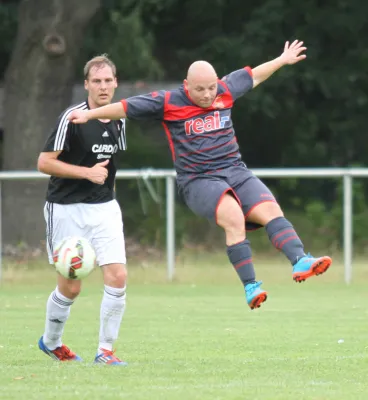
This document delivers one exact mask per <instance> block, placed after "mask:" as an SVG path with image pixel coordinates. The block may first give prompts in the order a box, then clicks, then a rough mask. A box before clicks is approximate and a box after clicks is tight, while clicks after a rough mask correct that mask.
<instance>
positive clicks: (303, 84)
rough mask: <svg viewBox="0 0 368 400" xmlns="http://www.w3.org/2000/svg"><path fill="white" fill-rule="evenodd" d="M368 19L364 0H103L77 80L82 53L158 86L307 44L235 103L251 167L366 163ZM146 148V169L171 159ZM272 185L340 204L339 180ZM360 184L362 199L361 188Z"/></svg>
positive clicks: (0, 60) (7, 48) (7, 39)
mask: <svg viewBox="0 0 368 400" xmlns="http://www.w3.org/2000/svg"><path fill="white" fill-rule="evenodd" d="M18 3H19V0H9V1H7V2H2V4H1V5H0V17H1V20H2V21H3V23H2V26H1V27H0V34H1V37H2V39H3V38H4V39H3V40H1V42H0V56H1V57H0V74H1V73H3V72H4V71H5V66H6V64H7V62H8V61H9V59H10V55H11V52H12V48H13V47H12V44H13V40H14V31H15V26H16V22H17V17H16V14H15V13H16V9H17V6H18ZM367 15H368V2H362V1H361V0H351V1H347V0H334V1H333V0H325V1H323V2H322V1H321V0H306V1H304V2H302V3H300V4H299V3H298V4H296V3H293V2H291V1H290V0H265V1H262V2H259V1H255V0H248V1H247V2H244V1H241V0H185V1H183V0H125V1H121V0H105V1H103V2H102V5H101V9H100V11H99V12H98V13H97V14H96V15H95V17H94V18H93V20H92V22H91V24H90V26H89V28H88V30H87V33H86V34H85V35H84V42H83V44H81V50H80V57H79V61H78V63H77V64H76V77H78V80H80V79H81V78H82V77H81V72H80V71H81V69H82V65H83V64H84V63H85V61H86V59H88V58H89V57H92V56H94V55H96V54H99V53H108V54H109V55H110V56H111V57H112V58H113V60H114V61H115V62H116V64H117V66H118V72H119V78H120V79H121V80H161V81H162V85H163V87H164V85H165V83H164V82H165V81H181V80H182V79H183V78H184V77H185V73H186V70H187V68H188V65H189V64H190V63H191V62H193V61H195V60H197V59H206V60H208V61H210V62H211V63H213V65H214V66H215V68H216V70H217V72H218V75H219V76H222V75H224V74H226V73H228V72H230V71H232V70H234V69H238V68H241V67H243V66H244V65H250V66H252V67H254V66H256V65H257V64H259V63H262V62H264V61H268V60H270V59H272V58H274V57H277V56H278V55H279V54H280V53H281V52H282V49H283V45H284V42H285V41H287V40H289V41H290V40H294V39H299V40H304V42H305V44H306V46H307V47H308V50H307V56H308V57H307V59H306V60H305V61H303V62H302V63H300V64H297V65H294V66H288V67H285V68H283V69H282V70H280V71H278V72H277V73H276V74H275V75H274V76H273V77H271V79H270V80H269V81H267V82H265V83H264V84H262V85H261V86H260V87H258V88H257V89H256V90H254V92H251V93H249V94H248V95H246V96H245V97H244V98H242V99H240V100H239V101H238V102H237V105H236V106H235V107H234V109H233V120H234V123H235V127H236V132H237V135H238V141H239V144H240V146H241V151H242V154H243V158H244V160H245V162H246V163H247V164H248V165H249V166H250V167H252V168H254V167H321V166H325V167H340V166H341V167H345V166H350V165H354V166H355V165H361V166H364V165H365V164H366V153H367V148H368V136H367V135H366V134H365V133H366V125H367V113H366V108H367V103H368V75H367V73H366V66H367V65H368V48H367V46H366V44H365V38H366V37H367V34H368V24H367V23H366V16H367ZM133 136H134V135H132V136H130V137H129V140H130V142H131V141H134V137H133ZM137 136H138V138H140V137H141V136H140V135H137ZM137 140H141V139H137ZM133 148H134V149H135V150H134V151H136V152H137V153H138V152H139V151H140V150H139V149H140V147H139V146H134V145H133ZM142 151H143V150H142ZM144 151H145V153H144V160H145V161H144V162H145V165H147V164H151V165H152V166H156V167H159V166H160V163H162V166H165V167H167V162H168V159H167V158H165V157H162V158H161V159H160V158H158V157H157V152H152V159H151V160H150V159H149V157H150V156H149V154H148V153H147V152H146V150H144ZM165 154H167V153H165ZM140 160H141V158H140V157H139V155H138V154H137V157H134V156H131V157H128V158H127V159H126V162H125V164H124V166H126V167H140V166H141V165H140ZM161 160H163V161H161ZM269 183H270V184H271V186H273V189H274V191H275V193H276V194H277V196H278V197H279V199H281V200H282V202H283V204H284V205H285V206H289V207H295V208H302V209H306V210H309V209H311V208H314V209H320V207H319V206H315V204H317V203H318V202H319V201H323V203H324V207H327V208H326V210H328V209H332V208H333V207H336V204H337V203H336V202H339V201H340V192H339V187H338V186H337V185H336V183H335V182H323V181H313V182H312V181H306V180H303V181H298V180H282V181H280V182H277V185H276V184H275V182H273V181H272V182H269ZM359 190H360V191H361V193H362V196H363V197H364V193H366V192H367V186H366V185H362V186H361V187H359ZM315 202H317V203H315ZM308 204H309V205H308Z"/></svg>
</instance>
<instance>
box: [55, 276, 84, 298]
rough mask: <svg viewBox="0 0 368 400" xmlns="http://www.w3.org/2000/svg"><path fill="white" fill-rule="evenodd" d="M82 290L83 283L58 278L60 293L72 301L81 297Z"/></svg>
mask: <svg viewBox="0 0 368 400" xmlns="http://www.w3.org/2000/svg"><path fill="white" fill-rule="evenodd" d="M81 288H82V282H81V281H76V280H72V279H66V278H64V277H62V276H59V277H58V289H59V292H60V293H61V294H62V295H64V296H65V297H66V298H68V299H70V300H73V299H75V298H76V297H77V296H78V295H79V293H80V291H81Z"/></svg>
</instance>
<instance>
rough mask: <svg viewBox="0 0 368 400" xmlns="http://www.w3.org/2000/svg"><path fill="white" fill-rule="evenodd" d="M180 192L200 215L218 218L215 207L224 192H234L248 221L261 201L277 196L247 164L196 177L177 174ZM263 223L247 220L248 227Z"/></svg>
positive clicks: (188, 204) (270, 199)
mask: <svg viewBox="0 0 368 400" xmlns="http://www.w3.org/2000/svg"><path fill="white" fill-rule="evenodd" d="M177 182H178V187H179V192H180V194H181V195H182V197H183V199H184V201H185V203H186V204H187V206H188V207H189V208H190V209H191V210H192V211H193V212H194V213H195V214H197V215H199V216H201V217H205V218H207V219H209V220H210V221H213V222H216V210H217V207H218V205H219V202H220V200H221V198H222V197H223V196H224V195H225V193H228V192H231V193H232V194H233V195H234V197H235V198H236V200H237V201H238V203H239V205H240V206H241V207H242V210H243V213H244V218H245V221H246V219H247V216H248V215H249V213H250V212H251V210H252V209H253V208H254V207H255V206H256V205H258V204H260V203H263V202H266V201H274V202H276V199H275V197H274V195H273V194H272V193H271V191H270V189H268V187H267V186H266V185H265V184H264V183H263V182H262V181H261V180H260V179H259V178H257V177H256V176H255V175H254V174H253V173H252V171H250V170H249V169H248V168H247V167H246V166H245V165H244V164H240V165H237V166H232V167H229V168H226V169H223V170H220V171H216V172H214V173H211V174H199V175H198V176H195V177H191V178H190V177H188V178H186V177H184V176H183V175H181V176H178V179H177ZM260 227H261V225H259V224H255V223H252V222H247V221H246V229H247V230H254V229H258V228H260Z"/></svg>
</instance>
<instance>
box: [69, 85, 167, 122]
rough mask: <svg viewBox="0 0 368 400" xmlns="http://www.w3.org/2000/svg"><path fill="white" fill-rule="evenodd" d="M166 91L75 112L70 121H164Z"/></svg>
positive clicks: (70, 116) (72, 113)
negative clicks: (123, 119)
mask: <svg viewBox="0 0 368 400" xmlns="http://www.w3.org/2000/svg"><path fill="white" fill-rule="evenodd" d="M164 103H165V91H164V90H160V91H159V92H152V93H148V94H142V95H139V96H133V97H129V98H127V99H123V100H121V101H119V102H118V103H112V104H108V105H107V106H103V107H99V108H94V109H93V110H74V111H72V112H71V114H70V115H69V121H71V122H73V123H74V124H85V123H86V122H88V121H89V120H91V119H110V120H114V119H121V118H129V119H133V120H138V121H139V120H140V121H142V120H162V118H163V116H164Z"/></svg>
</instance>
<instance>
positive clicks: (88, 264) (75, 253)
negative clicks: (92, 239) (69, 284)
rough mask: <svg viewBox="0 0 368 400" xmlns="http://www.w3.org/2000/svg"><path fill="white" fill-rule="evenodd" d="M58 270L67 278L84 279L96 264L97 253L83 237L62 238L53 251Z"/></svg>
mask: <svg viewBox="0 0 368 400" xmlns="http://www.w3.org/2000/svg"><path fill="white" fill-rule="evenodd" d="M53 259H54V264H55V268H56V270H57V271H58V272H59V273H60V274H61V275H62V276H63V277H64V278H67V279H83V278H85V277H86V276H88V275H89V274H90V273H91V272H92V270H93V269H94V267H95V265H96V254H95V252H94V250H93V248H92V246H91V244H90V243H89V241H88V240H87V239H85V238H82V237H69V238H65V239H64V240H62V241H61V242H60V243H59V244H58V245H57V246H56V249H55V251H54V252H53Z"/></svg>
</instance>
